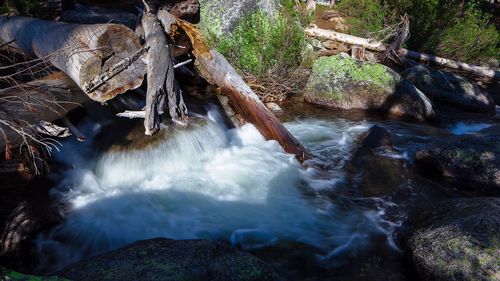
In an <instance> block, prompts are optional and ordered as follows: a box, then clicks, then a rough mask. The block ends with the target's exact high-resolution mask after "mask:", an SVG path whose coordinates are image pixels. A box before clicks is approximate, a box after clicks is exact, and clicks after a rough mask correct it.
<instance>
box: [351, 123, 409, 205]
mask: <svg viewBox="0 0 500 281" xmlns="http://www.w3.org/2000/svg"><path fill="white" fill-rule="evenodd" d="M359 143H360V145H359V147H358V148H357V149H356V151H355V152H354V154H353V157H352V159H351V161H349V163H348V164H347V165H346V171H347V178H348V180H349V181H350V182H351V183H352V185H353V186H357V187H358V189H359V191H360V192H361V193H362V194H363V195H364V196H381V195H387V194H390V193H392V192H394V191H395V190H396V189H397V188H398V187H399V186H400V185H401V183H402V182H403V180H404V176H403V175H405V174H406V173H407V170H406V169H405V168H404V161H402V160H401V159H394V158H390V157H386V156H382V155H380V154H381V153H382V154H383V153H384V152H386V151H387V152H390V151H391V150H392V137H391V133H390V132H389V131H388V130H386V129H384V128H382V127H379V126H373V127H372V128H370V130H369V131H368V132H367V133H366V134H364V135H363V136H361V137H360V141H359Z"/></svg>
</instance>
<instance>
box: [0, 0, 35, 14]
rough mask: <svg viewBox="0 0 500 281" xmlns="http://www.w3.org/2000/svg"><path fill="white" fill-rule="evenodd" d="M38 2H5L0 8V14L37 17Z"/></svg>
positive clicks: (24, 0) (10, 0)
mask: <svg viewBox="0 0 500 281" xmlns="http://www.w3.org/2000/svg"><path fill="white" fill-rule="evenodd" d="M40 8H41V7H40V4H39V1H36V0H7V1H5V3H4V4H3V5H2V6H1V8H0V13H2V14H3V13H7V14H13V15H22V16H37V15H38V14H37V12H38V11H39V10H40Z"/></svg>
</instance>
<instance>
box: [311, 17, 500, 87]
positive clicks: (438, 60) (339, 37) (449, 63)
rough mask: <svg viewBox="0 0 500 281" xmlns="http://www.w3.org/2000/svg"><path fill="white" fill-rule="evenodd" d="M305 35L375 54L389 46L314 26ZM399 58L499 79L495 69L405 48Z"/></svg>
mask: <svg viewBox="0 0 500 281" xmlns="http://www.w3.org/2000/svg"><path fill="white" fill-rule="evenodd" d="M305 33H306V34H307V35H309V36H313V37H318V38H324V39H328V40H334V41H338V42H342V43H347V44H350V45H359V46H362V47H364V48H366V49H368V50H372V51H376V52H385V51H387V50H388V47H389V45H388V44H385V43H383V42H380V41H376V40H370V39H366V38H361V37H356V36H353V35H349V34H344V33H340V32H336V31H333V30H326V29H321V28H319V27H317V26H315V25H312V26H310V27H308V28H306V29H305ZM397 52H398V54H399V55H400V56H401V57H405V58H410V59H414V60H417V61H420V62H425V63H431V64H435V65H439V66H443V67H448V68H451V69H455V70H460V71H465V72H468V73H471V74H474V75H476V76H482V77H487V78H491V79H494V80H498V79H500V71H498V70H495V69H490V68H486V67H482V66H476V65H470V64H467V63H463V62H459V61H454V60H450V59H446V58H442V57H438V56H435V55H430V54H424V53H419V52H416V51H411V50H408V49H405V48H400V49H399V50H397Z"/></svg>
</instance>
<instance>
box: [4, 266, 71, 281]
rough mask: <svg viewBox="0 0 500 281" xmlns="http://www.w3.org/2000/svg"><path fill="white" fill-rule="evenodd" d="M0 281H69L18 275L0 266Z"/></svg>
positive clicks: (66, 280)
mask: <svg viewBox="0 0 500 281" xmlns="http://www.w3.org/2000/svg"><path fill="white" fill-rule="evenodd" d="M0 280H5V281H69V279H66V278H63V277H55V276H54V277H42V276H33V275H27V274H23V273H19V272H17V271H13V270H10V269H7V268H4V267H1V266H0Z"/></svg>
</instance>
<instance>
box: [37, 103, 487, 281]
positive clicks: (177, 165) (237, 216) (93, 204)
mask: <svg viewBox="0 0 500 281" xmlns="http://www.w3.org/2000/svg"><path fill="white" fill-rule="evenodd" d="M285 112H287V113H286V114H285V115H284V116H282V119H283V120H284V121H285V123H284V124H285V126H286V127H287V128H288V129H289V130H290V131H291V132H292V133H293V135H295V136H296V137H297V138H298V139H299V140H300V141H301V142H302V143H303V144H304V145H305V146H306V147H307V148H308V149H309V150H310V151H311V152H312V154H313V155H315V156H316V157H315V158H313V159H311V160H309V162H308V163H307V165H306V166H305V168H304V167H302V166H301V165H300V164H299V163H298V162H297V161H296V160H295V159H294V157H293V156H292V155H289V154H286V153H284V152H283V150H282V149H281V147H280V146H279V145H278V143H277V142H275V141H266V140H265V139H264V138H263V137H262V136H261V135H260V133H259V132H258V131H257V130H256V128H255V127H254V126H252V125H245V126H243V127H242V128H239V129H228V128H226V127H225V126H224V125H223V124H224V123H223V122H222V121H221V117H220V116H221V113H220V112H219V111H218V110H217V109H216V108H215V107H213V106H208V107H207V108H206V114H204V115H203V116H201V115H198V116H197V117H192V118H191V125H190V126H189V127H188V128H172V127H169V128H163V129H162V132H161V133H160V134H159V136H156V137H154V138H153V139H152V140H150V142H149V143H147V144H144V136H142V130H143V128H142V122H140V121H137V120H120V122H121V124H122V126H121V127H119V128H110V127H109V125H106V124H100V123H96V122H95V121H92V120H91V118H88V117H87V118H86V119H84V120H83V121H82V122H80V124H79V128H80V129H81V131H82V132H83V133H84V134H85V135H86V136H87V141H86V142H84V143H80V142H78V141H76V140H67V141H65V142H64V143H63V146H62V147H61V148H60V150H59V151H58V152H56V153H55V154H54V158H55V160H54V163H56V165H55V166H56V167H57V168H55V169H54V171H53V172H52V173H51V175H50V178H51V179H52V180H53V182H55V186H54V187H53V188H52V190H51V196H53V197H55V198H58V199H59V200H60V201H61V202H64V203H65V204H64V208H63V209H64V210H65V219H64V222H63V223H61V224H60V225H58V226H55V227H54V228H52V229H50V230H49V231H46V232H44V233H41V234H40V235H39V236H38V237H37V239H36V248H37V253H38V256H39V257H40V264H39V265H38V269H37V271H39V272H43V273H49V272H53V271H55V270H57V269H60V268H62V267H64V266H66V265H68V264H70V263H72V262H76V261H79V260H81V259H83V258H86V257H89V256H91V255H95V254H99V253H103V252H106V251H110V250H113V249H116V248H118V247H121V246H124V245H127V244H129V243H131V242H134V241H137V240H142V239H149V238H155V237H167V238H172V239H213V240H221V241H227V242H229V243H231V244H232V245H234V246H237V247H239V248H241V249H243V250H248V251H253V252H256V253H258V252H259V251H260V250H261V249H265V248H266V247H272V246H276V245H282V244H283V243H288V244H289V245H297V244H300V245H306V246H307V247H308V248H311V249H314V253H315V254H314V255H312V256H310V257H311V258H312V259H314V263H320V264H323V265H326V266H327V267H328V268H330V269H332V270H334V271H335V270H337V272H342V274H347V275H346V276H349V275H348V274H349V273H348V272H350V271H357V270H358V269H359V267H360V264H363V266H365V265H366V263H370V262H366V259H364V258H360V257H372V256H373V255H382V256H383V257H384V259H390V257H391V256H393V257H395V258H394V259H395V260H398V259H400V256H401V253H402V249H401V245H400V244H399V243H400V242H399V237H400V236H401V235H402V234H404V230H405V229H406V227H407V223H406V222H407V221H408V219H409V217H411V216H412V214H413V213H415V212H418V210H419V208H424V207H425V206H427V205H429V204H430V202H432V201H434V200H438V199H440V198H443V197H450V196H457V195H455V193H454V191H453V190H452V189H449V188H446V187H443V186H441V185H439V184H437V183H435V182H432V181H430V180H427V179H425V178H423V177H421V176H420V175H418V174H417V173H416V172H415V171H414V170H413V168H412V166H411V164H412V157H411V155H412V151H414V150H415V149H417V148H418V147H419V146H422V145H424V144H426V143H428V142H431V141H433V140H436V139H438V138H440V137H443V136H448V135H451V134H465V133H470V132H473V131H476V130H480V129H482V128H484V127H486V126H488V124H459V123H457V124H450V125H449V126H447V127H445V128H435V127H431V126H427V125H421V124H413V123H405V122H401V121H397V120H391V119H385V120H382V119H380V118H377V117H372V116H367V115H364V114H356V113H337V114H333V113H331V112H329V111H326V110H322V109H316V108H313V107H310V106H307V105H303V104H300V105H294V106H286V105H285ZM115 123H116V122H115ZM373 125H379V126H381V127H384V128H386V129H388V130H389V131H390V132H391V133H392V138H393V142H394V148H393V149H390V150H384V151H380V152H377V153H376V154H377V155H376V156H374V157H377V159H379V160H380V159H383V161H382V162H381V163H383V164H381V166H380V167H379V168H374V169H372V170H369V169H368V170H366V169H365V170H364V171H362V172H359V171H354V172H352V171H350V170H349V169H347V168H346V167H347V166H348V163H349V161H350V159H351V157H352V156H353V151H354V150H355V149H356V147H357V142H358V139H359V137H360V136H361V135H363V134H364V133H366V132H367V131H368V130H369V128H370V127H371V126H373ZM124 128H125V129H124ZM115 132H116V133H115ZM118 132H120V133H118ZM134 132H135V133H134ZM110 134H111V136H110ZM103 135H107V137H103ZM369 167H371V166H369ZM363 177H365V178H366V179H370V180H369V182H368V184H367V183H366V181H362V180H361V178H363ZM293 243H295V244H293ZM290 247H294V246H290ZM280 251H283V252H286V251H287V248H286V247H285V248H284V249H283V248H282V249H281V250H280ZM285 256H286V253H285V254H284V257H285ZM356 261H357V262H356ZM374 263H376V262H374ZM369 267H370V266H369ZM386 267H387V266H385V267H384V268H386ZM389 267H390V266H389ZM370 268H372V270H373V271H380V269H379V267H378V265H377V266H374V267H370ZM304 270H306V269H304ZM385 270H387V271H390V270H391V269H385ZM382 271H383V270H382ZM346 272H347V273H346ZM311 274H313V275H314V273H311ZM383 274H385V273H383ZM351 277H352V276H351ZM354 279H355V278H354Z"/></svg>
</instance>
